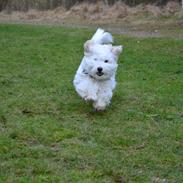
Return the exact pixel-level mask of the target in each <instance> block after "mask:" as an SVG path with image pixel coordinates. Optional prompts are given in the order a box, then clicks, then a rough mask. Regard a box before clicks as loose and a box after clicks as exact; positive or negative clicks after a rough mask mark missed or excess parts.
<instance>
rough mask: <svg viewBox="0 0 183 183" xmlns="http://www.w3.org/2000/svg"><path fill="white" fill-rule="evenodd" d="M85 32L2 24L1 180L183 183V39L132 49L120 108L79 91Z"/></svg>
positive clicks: (136, 44) (134, 43) (143, 42)
mask: <svg viewBox="0 0 183 183" xmlns="http://www.w3.org/2000/svg"><path fill="white" fill-rule="evenodd" d="M92 33H93V31H91V30H87V29H84V30H82V29H66V28H59V27H57V28H56V27H46V26H45V27H44V26H25V25H21V26H20V25H0V182H2V183H10V182H12V183H15V182H16V183H17V182H21V183H28V182H36V183H39V182H44V183H45V182H54V183H55V182H56V183H57V182H58V183H60V182H61V183H62V182H63V183H72V182H73V183H75V182H80V183H81V182H82V183H113V182H114V183H115V182H116V183H124V182H135V183H136V182H139V183H142V182H160V183H163V182H176V183H180V182H182V180H183V175H182V168H183V167H182V163H183V156H182V150H183V148H182V140H183V137H182V136H183V123H182V122H183V120H182V118H183V110H182V109H183V82H182V78H183V52H182V51H183V40H174V39H168V38H133V37H126V36H119V35H115V38H116V44H122V45H124V52H123V54H122V56H121V57H120V60H119V68H118V73H117V81H118V86H117V88H116V91H115V94H114V97H113V100H112V104H111V106H110V107H109V108H108V109H107V110H106V111H105V112H101V113H96V112H94V111H93V109H92V106H91V105H90V104H86V103H85V102H84V101H82V100H81V99H80V98H79V97H78V96H77V94H76V92H75V91H74V88H73V85H72V80H73V77H74V74H75V71H76V69H77V67H78V65H79V63H80V60H81V58H82V55H83V43H84V41H86V40H87V39H88V38H90V36H91V35H92Z"/></svg>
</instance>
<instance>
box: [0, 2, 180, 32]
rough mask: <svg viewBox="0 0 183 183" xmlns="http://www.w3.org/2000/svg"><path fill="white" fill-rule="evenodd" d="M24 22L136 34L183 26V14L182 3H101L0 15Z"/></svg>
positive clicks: (6, 19)
mask: <svg viewBox="0 0 183 183" xmlns="http://www.w3.org/2000/svg"><path fill="white" fill-rule="evenodd" d="M8 21H10V22H23V23H35V24H54V25H63V24H65V25H67V24H68V25H76V26H78V25H86V26H88V25H95V26H96V25H97V26H99V25H100V26H104V25H106V26H108V27H118V28H121V27H123V28H124V27H126V28H128V29H129V27H130V29H134V30H137V29H138V30H143V28H142V27H145V28H146V29H148V30H153V31H154V30H155V29H158V28H159V27H160V26H162V27H163V28H164V27H166V26H167V25H172V27H173V26H174V25H175V24H179V25H181V26H182V25H183V11H182V10H181V6H180V4H179V3H178V2H176V1H172V2H169V3H167V5H166V6H164V7H158V6H155V5H152V4H148V5H143V4H140V5H138V6H136V7H129V6H127V5H125V4H123V3H120V2H118V3H116V4H114V5H113V6H107V5H105V4H104V3H102V2H101V1H99V2H98V3H96V4H88V3H81V4H76V5H75V6H73V7H72V8H71V9H70V10H66V9H64V8H63V7H58V8H56V9H54V10H48V11H38V10H29V11H28V12H12V13H11V14H8V13H7V12H1V13H0V22H8Z"/></svg>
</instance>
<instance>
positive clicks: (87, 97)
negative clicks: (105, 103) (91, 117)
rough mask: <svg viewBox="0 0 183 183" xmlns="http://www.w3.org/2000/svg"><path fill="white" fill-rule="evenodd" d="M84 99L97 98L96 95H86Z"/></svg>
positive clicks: (94, 99) (91, 99)
mask: <svg viewBox="0 0 183 183" xmlns="http://www.w3.org/2000/svg"><path fill="white" fill-rule="evenodd" d="M84 100H85V101H96V100H97V96H96V95H87V96H85V98H84Z"/></svg>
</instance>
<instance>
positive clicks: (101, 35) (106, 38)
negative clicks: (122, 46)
mask: <svg viewBox="0 0 183 183" xmlns="http://www.w3.org/2000/svg"><path fill="white" fill-rule="evenodd" d="M91 41H92V42H94V43H97V44H109V43H113V37H112V35H111V34H110V33H109V32H105V31H104V30H103V29H100V28H98V29H97V31H96V33H95V34H94V35H93V37H92V39H91Z"/></svg>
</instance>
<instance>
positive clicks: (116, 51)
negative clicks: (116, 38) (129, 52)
mask: <svg viewBox="0 0 183 183" xmlns="http://www.w3.org/2000/svg"><path fill="white" fill-rule="evenodd" d="M122 51H123V46H113V47H112V52H113V53H114V54H115V55H116V56H119V54H120V53H121V52H122Z"/></svg>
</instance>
